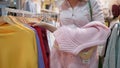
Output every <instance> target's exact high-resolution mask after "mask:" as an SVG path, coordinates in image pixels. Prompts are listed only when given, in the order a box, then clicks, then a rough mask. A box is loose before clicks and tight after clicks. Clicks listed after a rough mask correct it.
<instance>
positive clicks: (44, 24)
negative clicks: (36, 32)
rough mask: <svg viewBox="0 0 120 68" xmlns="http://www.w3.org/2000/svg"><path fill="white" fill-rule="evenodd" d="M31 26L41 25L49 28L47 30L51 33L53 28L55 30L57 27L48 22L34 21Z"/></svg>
mask: <svg viewBox="0 0 120 68" xmlns="http://www.w3.org/2000/svg"><path fill="white" fill-rule="evenodd" d="M32 26H33V27H34V26H40V27H43V28H45V29H47V30H49V31H50V32H52V33H53V32H54V31H55V30H57V28H56V27H55V26H52V25H50V24H48V23H45V22H40V23H35V24H33V25H32Z"/></svg>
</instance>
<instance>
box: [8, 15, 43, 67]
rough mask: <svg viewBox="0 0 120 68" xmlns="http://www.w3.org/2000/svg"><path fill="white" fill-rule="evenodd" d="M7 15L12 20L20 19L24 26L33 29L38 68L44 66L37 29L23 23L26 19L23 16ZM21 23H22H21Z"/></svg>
mask: <svg viewBox="0 0 120 68" xmlns="http://www.w3.org/2000/svg"><path fill="white" fill-rule="evenodd" d="M9 17H11V19H13V20H14V21H17V22H19V21H21V20H22V22H23V23H24V26H26V27H27V28H29V29H31V30H33V31H34V33H35V34H36V35H35V36H36V40H37V41H36V42H37V51H38V68H45V64H44V60H43V58H44V56H43V55H42V48H41V47H40V46H41V43H40V39H39V35H38V33H37V31H36V30H35V29H34V28H32V27H30V26H28V25H27V24H26V23H25V22H26V21H25V20H24V18H22V17H21V18H20V19H19V18H15V17H12V16H9ZM17 19H18V20H19V21H18V20H17ZM19 24H20V23H19ZM21 25H23V24H21Z"/></svg>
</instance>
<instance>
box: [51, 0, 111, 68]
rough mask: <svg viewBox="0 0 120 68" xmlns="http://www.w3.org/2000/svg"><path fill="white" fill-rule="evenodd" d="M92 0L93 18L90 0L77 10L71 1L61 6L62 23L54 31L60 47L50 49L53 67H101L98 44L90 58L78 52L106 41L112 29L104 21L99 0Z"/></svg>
mask: <svg viewBox="0 0 120 68" xmlns="http://www.w3.org/2000/svg"><path fill="white" fill-rule="evenodd" d="M90 1H91V3H92V8H93V9H92V10H93V20H94V21H92V22H90V12H89V5H88V3H86V4H82V5H81V4H78V5H77V6H76V7H75V8H74V10H72V8H70V6H69V4H67V5H64V6H62V8H63V9H64V10H63V9H61V12H60V22H61V27H60V28H58V29H57V30H56V31H55V32H54V36H55V40H56V41H55V44H54V46H58V47H59V49H57V48H55V47H53V48H52V50H51V56H50V63H51V64H50V67H51V68H98V56H97V48H96V50H95V51H94V53H93V55H92V57H91V58H90V59H89V60H88V61H87V62H83V60H82V59H81V58H80V57H79V56H78V53H79V52H80V51H81V50H84V49H86V48H89V47H92V46H97V45H100V44H104V43H105V42H106V39H107V37H108V35H109V32H110V30H109V29H108V28H107V27H106V26H105V25H104V24H103V23H104V17H103V13H102V11H101V7H100V3H99V2H98V0H90ZM66 8H67V9H66ZM72 13H74V16H72Z"/></svg>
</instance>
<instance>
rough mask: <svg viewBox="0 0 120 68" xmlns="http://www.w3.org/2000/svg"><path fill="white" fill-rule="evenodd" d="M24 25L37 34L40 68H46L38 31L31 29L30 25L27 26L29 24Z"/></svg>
mask: <svg viewBox="0 0 120 68" xmlns="http://www.w3.org/2000/svg"><path fill="white" fill-rule="evenodd" d="M24 25H25V26H26V27H28V28H29V29H31V30H33V31H34V32H35V35H36V42H37V50H38V68H45V64H44V59H43V55H42V49H41V47H40V39H39V37H38V33H37V31H36V30H35V29H34V28H32V27H30V26H29V25H27V24H24Z"/></svg>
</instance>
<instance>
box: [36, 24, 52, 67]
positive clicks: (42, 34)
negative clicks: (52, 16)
mask: <svg viewBox="0 0 120 68" xmlns="http://www.w3.org/2000/svg"><path fill="white" fill-rule="evenodd" d="M34 28H35V30H36V31H37V33H38V37H39V39H40V46H41V49H42V54H43V59H44V64H45V68H50V64H49V53H50V51H49V46H48V41H47V35H46V30H45V29H43V28H41V27H38V26H35V27H34Z"/></svg>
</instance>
